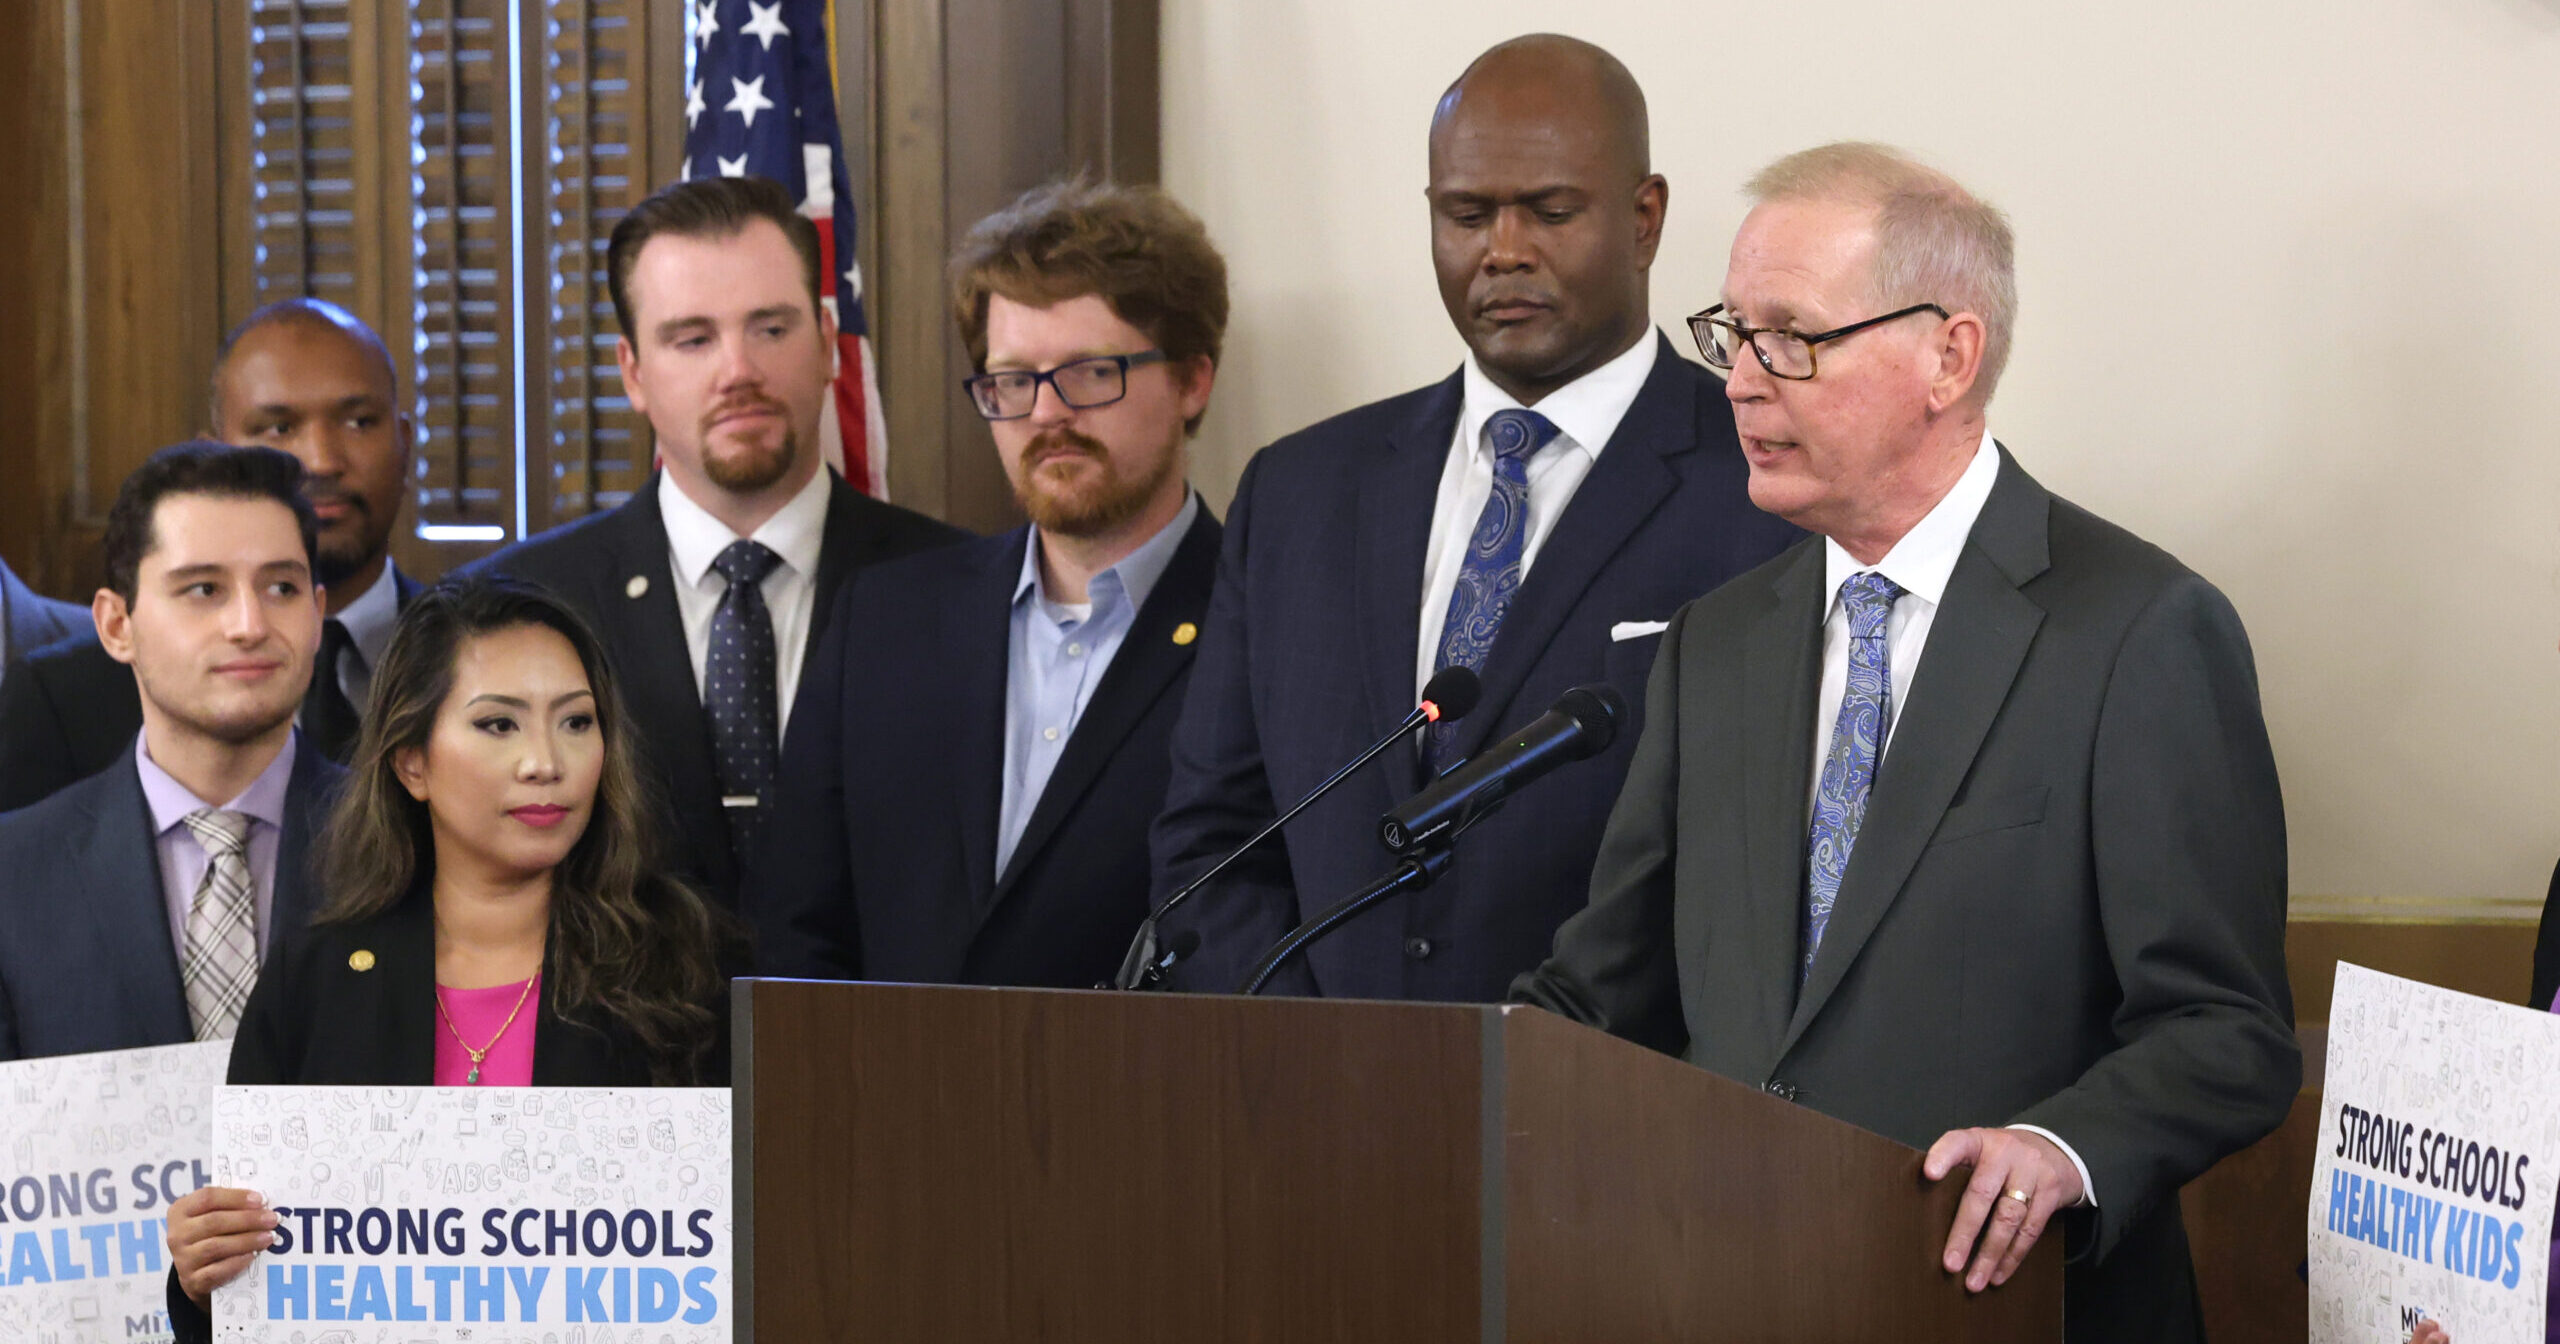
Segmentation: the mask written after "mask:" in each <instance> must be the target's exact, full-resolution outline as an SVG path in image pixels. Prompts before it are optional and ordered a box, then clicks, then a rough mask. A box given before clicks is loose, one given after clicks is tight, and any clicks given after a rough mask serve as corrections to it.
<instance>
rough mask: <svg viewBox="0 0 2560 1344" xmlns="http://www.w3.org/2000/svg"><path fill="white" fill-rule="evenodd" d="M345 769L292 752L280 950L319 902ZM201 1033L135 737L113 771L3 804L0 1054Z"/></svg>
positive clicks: (277, 908) (84, 1049)
mask: <svg viewBox="0 0 2560 1344" xmlns="http://www.w3.org/2000/svg"><path fill="white" fill-rule="evenodd" d="M345 775H346V772H345V771H343V770H341V769H339V768H338V767H337V766H335V765H332V764H330V762H329V759H328V758H327V757H325V756H322V755H321V754H320V753H319V752H317V751H315V750H311V749H310V748H309V747H307V746H306V747H304V748H303V749H302V750H299V751H296V752H295V753H294V758H293V775H292V777H291V778H290V779H289V780H287V781H286V784H285V816H284V834H283V835H282V836H281V837H280V838H279V843H278V844H277V846H276V887H275V899H274V902H273V903H272V906H271V908H270V913H269V918H270V919H271V920H272V921H273V922H274V927H273V928H272V929H270V930H269V931H268V935H267V940H266V941H267V952H268V954H269V955H270V956H272V955H273V954H274V953H275V951H276V949H278V948H280V947H283V946H285V945H286V944H287V943H289V942H291V941H292V940H293V939H294V938H295V937H296V936H298V935H299V934H300V933H301V932H302V930H303V928H304V927H305V926H306V925H308V924H309V923H310V922H311V916H312V914H313V912H314V911H316V910H317V909H318V908H319V906H320V892H319V891H318V890H317V889H316V884H315V883H314V882H313V880H312V875H311V871H310V869H311V852H312V843H313V839H314V836H315V835H316V833H317V832H318V830H319V829H320V826H321V825H322V823H323V822H325V821H326V819H327V814H328V810H329V805H330V803H331V802H332V801H333V800H334V799H335V798H336V796H337V789H338V784H339V781H340V780H341V779H343V778H344V777H345ZM192 1039H194V1031H193V1030H192V1029H191V1028H190V1027H189V1025H188V1022H187V1001H186V989H185V986H184V984H183V983H182V982H181V980H180V979H179V975H178V949H177V947H176V946H174V945H173V944H172V943H171V941H170V938H169V907H168V904H167V897H166V895H165V894H164V892H163V889H162V887H161V883H160V860H159V851H158V850H157V849H156V848H155V847H154V845H153V842H152V834H151V805H150V803H149V802H147V801H146V800H145V799H144V798H143V794H142V776H141V774H140V772H139V771H138V770H136V768H135V766H134V762H133V752H132V750H131V748H130V746H128V747H127V749H126V751H125V754H124V756H123V757H122V758H121V759H119V760H118V761H117V762H116V763H115V764H114V765H111V766H109V767H107V768H106V769H105V770H104V771H101V772H100V773H98V774H95V775H92V776H90V777H89V778H87V779H84V780H82V781H80V782H79V783H77V784H74V785H72V786H71V787H69V788H67V789H64V790H62V791H61V792H59V793H56V794H54V795H53V796H52V797H50V798H47V799H45V800H44V801H43V802H41V803H38V804H36V805H35V806H33V807H29V808H23V809H20V810H19V811H16V812H11V813H8V814H6V815H0V1060H9V1059H34V1058H38V1057H40V1056H45V1055H77V1054H87V1053H89V1052H91V1051H95V1050H132V1049H138V1048H140V1047H142V1046H146V1045H178V1044H182V1043H184V1042H186V1041H189V1040H192Z"/></svg>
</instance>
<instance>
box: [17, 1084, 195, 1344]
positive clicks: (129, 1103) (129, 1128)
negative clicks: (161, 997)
mask: <svg viewBox="0 0 2560 1344" xmlns="http://www.w3.org/2000/svg"><path fill="white" fill-rule="evenodd" d="M230 1059H231V1043H230V1042H229V1041H208V1042H205V1043H203V1044H200V1045H166V1046H158V1047H155V1048H152V1049H149V1050H118V1051H112V1052H109V1053H106V1054H96V1055H60V1056H55V1057H52V1058H48V1059H24V1060H16V1061H13V1062H11V1063H7V1064H0V1339H5V1340H11V1341H20V1342H22V1344H93V1342H96V1341H106V1340H115V1341H118V1344H155V1342H159V1341H166V1340H168V1339H169V1337H170V1335H169V1321H168V1314H167V1304H168V1297H167V1291H168V1281H169V1278H168V1276H169V1253H168V1240H167V1235H166V1231H165V1228H164V1226H163V1224H162V1221H161V1220H162V1218H163V1217H165V1216H166V1214H167V1212H168V1206H169V1203H170V1201H172V1200H175V1199H177V1198H179V1197H180V1196H183V1195H185V1194H187V1193H188V1192H190V1191H192V1190H194V1189H195V1188H196V1187H198V1186H201V1185H203V1184H205V1181H206V1174H205V1173H206V1167H205V1154H206V1150H207V1148H208V1146H209V1145H210V1143H211V1141H212V1136H213V1123H212V1110H211V1102H212V1100H213V1092H214V1089H215V1088H217V1087H219V1086H221V1084H222V1071H223V1069H224V1068H225V1067H226V1066H227V1065H228V1064H229V1062H230Z"/></svg>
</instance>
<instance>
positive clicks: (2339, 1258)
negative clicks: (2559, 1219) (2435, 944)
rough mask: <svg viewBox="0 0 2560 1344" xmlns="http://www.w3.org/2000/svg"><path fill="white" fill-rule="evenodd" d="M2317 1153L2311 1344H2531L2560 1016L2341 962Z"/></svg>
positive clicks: (2548, 1208) (2548, 1192) (2547, 1255)
mask: <svg viewBox="0 0 2560 1344" xmlns="http://www.w3.org/2000/svg"><path fill="white" fill-rule="evenodd" d="M2314 1152H2315V1153H2316V1154H2317V1156H2316V1157H2315V1159H2314V1161H2313V1164H2312V1173H2311V1208H2310V1220H2311V1222H2310V1265H2309V1272H2310V1278H2311V1338H2312V1340H2313V1341H2314V1344H2331V1342H2332V1341H2334V1342H2335V1344H2350V1342H2351V1341H2352V1342H2354V1344H2364V1342H2366V1341H2372V1342H2374V1344H2382V1342H2383V1341H2397V1340H2402V1339H2406V1338H2407V1337H2408V1334H2409V1331H2410V1329H2411V1327H2412V1326H2414V1325H2415V1324H2416V1323H2417V1321H2418V1320H2420V1319H2421V1318H2424V1319H2430V1320H2436V1321H2441V1322H2443V1323H2444V1325H2445V1327H2446V1328H2447V1329H2448V1330H2450V1331H2451V1332H2452V1334H2453V1337H2454V1338H2455V1339H2457V1340H2460V1341H2461V1344H2542V1340H2543V1330H2544V1314H2543V1302H2544V1294H2545V1293H2546V1292H2547V1291H2548V1289H2549V1285H2548V1284H2547V1283H2546V1282H2545V1279H2546V1278H2547V1277H2548V1276H2549V1272H2550V1264H2551V1215H2552V1202H2553V1198H2554V1191H2555V1186H2554V1184H2553V1177H2554V1176H2555V1175H2560V1018H2555V1017H2553V1016H2552V1015H2551V1014H2549V1013H2538V1012H2535V1011H2533V1010H2531V1009H2528V1008H2519V1007H2517V1006H2515V1005H2513V1004H2505V1003H2498V1002H2495V1001H2493V1000H2489V999H2483V998H2477V997H2474V996H2472V995H2469V994H2458V993H2455V992H2454V991H2452V990H2449V989H2439V988H2437V987H2435V986H2433V985H2426V984H2420V983H2418V982H2416V981H2414V980H2403V979H2400V978H2399V977H2397V976H2390V975H2384V974H2382V973H2381V972H2379V971H2371V970H2367V969H2365V968H2364V967H2361V966H2354V965H2349V964H2347V963H2344V962H2341V963H2339V966H2338V988H2337V996H2336V998H2335V999H2333V1000H2332V1001H2331V1004H2330V1008H2329V1053H2328V1066H2327V1072H2326V1076H2325V1081H2324V1083H2323V1085H2322V1092H2321V1099H2320V1129H2319V1136H2318V1140H2317V1142H2316V1144H2315V1145H2314Z"/></svg>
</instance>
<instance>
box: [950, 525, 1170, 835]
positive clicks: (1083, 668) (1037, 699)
mask: <svg viewBox="0 0 2560 1344" xmlns="http://www.w3.org/2000/svg"><path fill="white" fill-rule="evenodd" d="M1199 516H1200V496H1198V495H1196V494H1195V495H1192V496H1190V497H1189V498H1187V499H1185V500H1183V502H1182V512H1180V513H1178V514H1175V515H1174V518H1173V521H1172V522H1170V523H1167V524H1165V525H1164V528H1163V530H1161V531H1159V532H1157V533H1156V534H1155V535H1154V536H1152V537H1149V538H1147V539H1146V541H1145V542H1144V543H1142V544H1141V545H1140V546H1139V547H1138V549H1136V550H1134V551H1131V552H1129V554H1127V555H1126V556H1123V557H1121V560H1120V563H1118V564H1116V565H1113V566H1112V567H1111V568H1109V569H1106V570H1104V571H1102V572H1101V573H1099V574H1096V575H1094V576H1093V581H1092V582H1091V583H1088V584H1086V585H1085V597H1086V598H1087V599H1088V601H1087V602H1085V603H1083V604H1069V603H1064V602H1057V601H1053V600H1051V599H1050V597H1049V593H1048V590H1047V588H1046V587H1045V586H1044V585H1043V584H1042V583H1041V581H1040V531H1039V529H1038V528H1033V529H1032V530H1031V534H1030V538H1029V540H1028V541H1027V542H1026V543H1025V544H1024V546H1023V548H1022V578H1021V579H1020V581H1018V582H1017V583H1016V584H1015V585H1014V589H1013V623H1012V633H1011V634H1010V635H1009V636H1008V638H1007V640H1006V645H1007V648H1006V659H1007V662H1006V672H1005V694H1004V802H1003V803H1002V805H1001V810H999V811H998V813H997V814H996V877H997V878H998V879H999V880H1001V879H1002V878H1003V876H1004V870H1005V865H1007V864H1009V863H1011V862H1013V847H1014V846H1015V845H1016V844H1019V843H1020V842H1021V840H1022V832H1023V828H1024V827H1026V826H1028V825H1030V824H1031V813H1032V811H1033V809H1035V808H1037V807H1039V805H1040V795H1041V793H1042V792H1043V791H1045V790H1046V789H1047V788H1048V787H1049V776H1050V775H1051V774H1052V773H1053V772H1055V771H1056V770H1057V768H1058V758H1059V757H1060V756H1062V755H1064V754H1066V750H1067V743H1068V741H1069V740H1071V739H1072V738H1073V737H1074V736H1075V731H1076V720H1078V719H1080V718H1082V717H1084V707H1085V706H1086V705H1088V704H1090V703H1092V701H1093V692H1094V688H1095V687H1097V686H1100V685H1101V684H1102V675H1103V673H1104V672H1106V671H1108V670H1110V667H1111V659H1112V657H1113V656H1114V655H1116V654H1118V653H1119V652H1120V645H1121V642H1122V641H1124V640H1126V639H1127V638H1128V637H1129V627H1130V626H1131V625H1132V624H1134V623H1136V621H1137V619H1138V609H1139V608H1140V607H1143V606H1145V605H1146V604H1147V596H1148V595H1149V594H1150V593H1153V592H1154V591H1155V590H1156V581H1157V580H1158V579H1161V578H1163V577H1164V571H1165V569H1166V567H1167V566H1169V565H1171V564H1172V563H1173V553H1174V552H1175V551H1177V550H1179V549H1181V547H1182V538H1183V537H1184V535H1186V534H1187V533H1189V532H1190V531H1191V524H1192V521H1193V520H1194V519H1196V518H1198V517H1199Z"/></svg>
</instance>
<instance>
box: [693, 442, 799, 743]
mask: <svg viewBox="0 0 2560 1344" xmlns="http://www.w3.org/2000/svg"><path fill="white" fill-rule="evenodd" d="M828 476H829V473H828V472H827V470H826V469H825V468H824V467H821V468H819V469H818V473H817V474H816V475H815V476H812V477H810V478H809V483H808V484H807V485H805V486H802V487H801V489H800V493H799V494H796V495H793V496H792V497H791V502H790V503H788V504H785V505H783V506H782V508H781V509H780V510H779V511H777V512H776V513H775V514H774V515H773V516H772V517H770V518H767V519H765V520H764V526H762V527H759V528H757V529H756V533H755V535H754V536H752V537H748V538H745V540H748V541H755V542H761V543H763V545H764V546H765V548H766V549H768V550H770V551H772V552H773V553H774V554H775V555H778V556H780V557H782V563H781V564H778V565H775V566H774V567H773V572H772V573H769V574H767V575H765V576H764V583H763V585H762V587H763V589H764V604H765V607H766V609H767V610H769V611H771V612H772V613H773V654H774V657H773V674H774V678H775V681H776V683H777V684H776V685H775V687H774V702H773V705H774V731H775V734H776V736H775V739H774V745H775V746H776V747H780V746H781V745H782V740H781V737H780V734H781V733H782V732H783V731H784V730H786V729H788V728H789V727H790V726H791V702H792V701H793V700H794V699H796V698H798V695H799V690H800V660H801V658H802V656H803V655H804V654H806V653H807V652H808V648H809V623H810V620H811V618H812V616H813V615H814V613H815V612H816V610H817V605H818V549H819V546H820V543H822V542H824V541H825V540H826V536H827V494H828V488H829V482H828ZM658 513H659V516H660V517H662V518H663V519H664V520H665V521H666V527H667V560H668V564H669V566H670V567H671V569H672V570H673V571H674V574H675V581H676V582H675V588H676V610H677V611H678V612H679V613H681V614H682V615H683V617H684V643H685V648H686V649H687V650H688V651H689V652H691V653H692V654H693V689H694V694H695V695H697V696H699V695H701V694H702V693H703V677H704V670H705V669H706V668H708V667H709V666H710V662H711V616H712V613H714V612H716V611H718V610H719V609H720V599H721V597H722V596H724V595H725V594H726V593H727V592H728V591H729V581H728V580H727V579H724V578H722V577H720V571H718V570H716V569H713V568H712V567H711V562H712V561H714V560H717V559H719V558H720V553H721V552H722V551H725V550H727V549H728V548H729V544H730V543H731V542H734V541H738V540H740V538H739V536H738V534H737V533H735V532H732V531H730V530H729V525H728V524H727V523H724V522H721V521H720V520H719V519H717V518H714V517H712V516H711V515H710V514H709V513H708V512H705V511H704V509H703V507H702V506H701V505H699V504H696V503H694V502H693V499H692V497H691V496H689V495H687V494H685V492H684V487H683V486H681V485H678V484H677V483H676V478H675V477H674V476H673V475H672V474H670V475H667V476H664V477H661V478H660V485H659V489H658Z"/></svg>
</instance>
